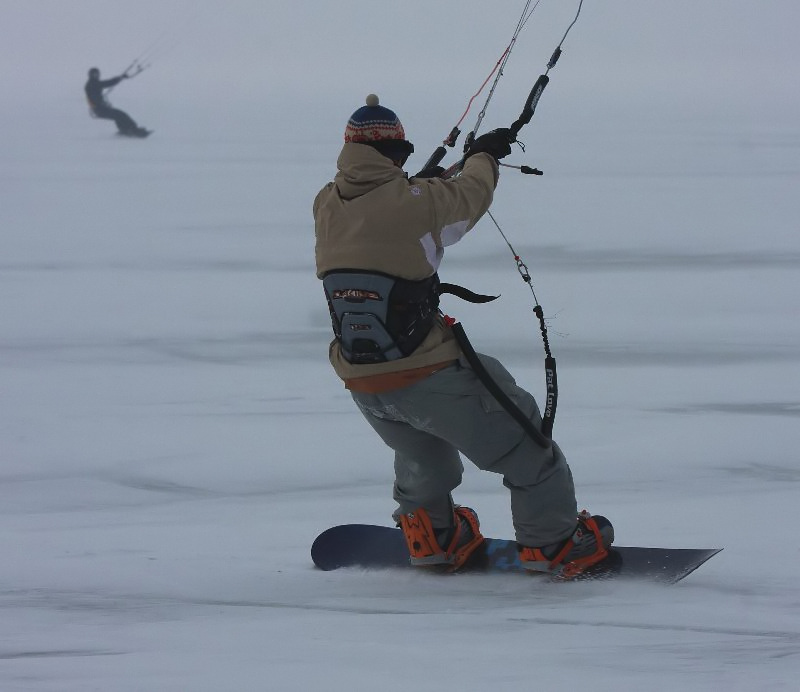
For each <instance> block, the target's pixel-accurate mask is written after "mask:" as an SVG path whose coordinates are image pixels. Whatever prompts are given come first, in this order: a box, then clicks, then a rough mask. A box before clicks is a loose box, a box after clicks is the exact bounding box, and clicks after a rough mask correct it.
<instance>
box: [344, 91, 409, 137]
mask: <svg viewBox="0 0 800 692" xmlns="http://www.w3.org/2000/svg"><path fill="white" fill-rule="evenodd" d="M405 138H406V133H405V131H404V130H403V124H402V123H401V122H400V118H398V117H397V114H396V113H395V112H394V111H392V110H389V109H388V108H385V107H384V106H381V105H380V100H379V99H378V97H377V96H376V95H375V94H370V95H369V96H367V105H366V106H361V108H359V109H358V110H357V111H356V112H355V113H353V115H351V116H350V120H348V121H347V127H346V128H345V130H344V141H345V142H355V143H357V144H370V143H371V142H380V141H383V140H387V139H403V140H404V139H405Z"/></svg>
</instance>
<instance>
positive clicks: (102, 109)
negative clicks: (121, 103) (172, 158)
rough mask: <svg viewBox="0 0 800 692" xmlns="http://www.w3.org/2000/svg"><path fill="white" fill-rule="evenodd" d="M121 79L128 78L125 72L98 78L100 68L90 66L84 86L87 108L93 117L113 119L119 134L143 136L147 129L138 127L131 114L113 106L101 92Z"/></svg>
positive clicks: (146, 133)
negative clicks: (107, 77)
mask: <svg viewBox="0 0 800 692" xmlns="http://www.w3.org/2000/svg"><path fill="white" fill-rule="evenodd" d="M123 79H128V75H127V74H126V73H124V72H123V73H122V74H121V75H119V76H118V77H112V78H111V79H100V70H99V69H97V68H96V67H92V68H91V69H90V70H89V80H88V81H87V82H86V85H85V86H84V91H85V92H86V99H87V101H88V102H89V110H90V112H91V114H92V116H93V117H95V118H102V119H104V120H113V121H114V122H115V123H116V125H117V130H118V131H119V134H121V135H126V136H129V137H144V136H147V135H148V134H149V132H148V130H146V129H145V128H143V127H139V126H138V125H137V124H136V122H135V121H134V119H133V118H131V116H129V115H128V114H127V113H125V112H124V111H121V110H120V109H119V108H114V107H112V106H111V104H110V103H108V101H106V98H105V95H104V94H103V92H104V91H105V90H106V89H110V88H111V87H113V86H116V85H117V84H119V83H120V82H121V81H122V80H123Z"/></svg>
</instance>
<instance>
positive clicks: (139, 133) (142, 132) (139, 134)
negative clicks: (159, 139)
mask: <svg viewBox="0 0 800 692" xmlns="http://www.w3.org/2000/svg"><path fill="white" fill-rule="evenodd" d="M152 134H153V130H148V129H147V128H144V127H140V128H139V129H138V130H136V131H130V132H117V137H127V138H128V139H144V138H145V137H149V136H150V135H152Z"/></svg>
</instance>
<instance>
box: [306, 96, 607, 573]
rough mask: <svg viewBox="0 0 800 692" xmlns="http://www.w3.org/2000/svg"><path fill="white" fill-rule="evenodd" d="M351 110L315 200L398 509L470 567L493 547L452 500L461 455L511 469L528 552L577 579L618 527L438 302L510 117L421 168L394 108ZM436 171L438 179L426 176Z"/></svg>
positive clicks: (440, 551)
mask: <svg viewBox="0 0 800 692" xmlns="http://www.w3.org/2000/svg"><path fill="white" fill-rule="evenodd" d="M366 104H367V105H366V106H362V107H361V108H359V109H358V110H356V111H355V112H354V113H353V115H352V116H351V117H350V119H349V121H348V123H347V126H346V129H345V134H344V141H345V144H344V147H343V148H342V150H341V153H340V154H339V158H338V161H337V166H338V172H337V173H336V175H335V177H334V180H333V181H332V182H330V183H328V184H327V185H326V186H325V187H324V188H323V189H322V190H321V191H320V192H319V193H318V194H317V196H316V198H315V200H314V207H313V211H314V220H315V229H316V270H317V277H318V278H319V279H321V280H322V282H323V288H324V291H325V295H326V298H327V301H328V307H329V310H330V314H331V320H332V323H333V331H334V339H333V341H332V343H331V345H330V351H329V357H330V361H331V364H332V366H333V368H334V370H335V372H336V374H337V375H338V376H339V377H340V378H341V379H342V380H343V381H344V385H345V387H346V388H347V389H348V390H349V391H350V394H351V396H352V398H353V400H354V401H355V403H356V406H358V408H359V409H360V411H361V413H362V414H363V416H364V418H365V419H366V420H367V422H368V423H369V424H370V425H371V426H372V427H373V428H374V430H375V432H377V434H378V435H379V436H380V437H381V438H382V440H383V441H384V442H385V443H386V445H388V446H389V447H390V448H391V449H392V450H394V470H395V482H394V491H393V496H394V499H395V500H396V502H397V503H398V508H397V510H396V511H395V512H394V514H393V517H394V519H395V521H396V522H397V523H398V524H399V526H400V527H401V529H402V530H403V532H404V534H405V537H406V541H407V544H408V548H409V553H410V559H411V562H412V564H414V565H442V564H444V565H449V566H450V568H451V569H458V567H459V566H460V565H462V564H464V562H465V561H466V560H467V559H468V558H469V556H470V555H471V554H472V553H473V552H474V551H475V550H476V549H477V548H478V547H479V546H480V545H481V543H482V541H483V537H482V535H481V532H480V528H479V522H478V518H477V514H476V513H475V511H474V510H472V509H470V508H467V507H462V506H458V505H455V504H454V502H453V498H452V494H451V493H452V491H453V490H454V489H455V488H456V487H457V486H458V485H459V484H460V483H461V479H462V474H463V470H464V467H463V465H462V461H461V456H460V455H463V456H465V457H467V458H468V459H469V460H470V461H472V462H473V463H474V464H475V465H476V466H477V467H478V468H480V469H483V470H486V471H492V472H495V473H498V474H501V475H502V476H503V483H504V485H505V486H506V487H507V488H508V489H509V491H510V493H511V514H512V519H513V523H514V529H515V533H516V536H515V537H516V540H517V543H518V545H519V550H520V558H521V561H522V564H523V565H524V566H525V567H526V568H528V569H530V570H532V571H539V572H549V573H551V574H554V575H557V576H561V577H565V578H568V577H569V576H573V575H575V574H577V573H579V572H580V571H582V570H585V569H586V568H587V567H589V566H590V565H592V564H594V563H596V562H599V561H600V560H602V559H603V558H604V557H605V556H606V554H607V548H608V546H609V545H610V543H611V542H612V540H613V528H612V526H611V524H610V522H609V521H608V520H607V519H605V518H604V517H600V516H591V515H590V514H589V513H588V512H581V513H580V514H578V512H577V505H576V500H575V488H574V485H573V480H572V473H571V471H570V468H569V466H568V465H567V461H566V459H565V457H564V455H563V453H562V451H561V449H560V448H559V447H558V445H557V444H556V443H555V442H553V443H552V444H551V445H549V446H548V447H546V448H545V447H543V446H542V445H540V444H537V443H536V441H534V440H533V439H532V438H531V436H530V435H528V434H526V432H525V431H524V430H523V429H522V427H521V426H520V425H519V423H518V422H517V421H515V420H514V419H513V418H512V416H511V415H510V414H509V413H508V412H507V411H506V410H505V409H504V408H503V406H501V405H500V404H499V403H498V401H497V400H496V399H495V398H494V397H493V396H492V394H491V393H490V392H489V390H488V389H487V387H486V386H485V384H484V383H483V382H482V381H481V379H480V378H479V377H478V376H477V375H476V373H475V372H474V371H473V370H472V369H471V368H470V366H469V364H468V362H467V361H466V360H465V358H464V356H463V354H462V351H461V349H460V347H459V344H458V342H457V341H456V338H455V336H454V333H453V330H452V329H451V324H452V322H449V321H448V320H449V318H446V316H444V315H443V314H442V313H441V312H440V311H439V307H438V306H439V294H440V283H439V279H438V275H437V271H438V270H439V265H440V263H441V261H442V256H443V254H444V248H445V247H447V246H448V245H452V244H454V243H456V242H458V241H459V240H461V239H462V238H463V237H464V235H465V234H466V233H467V232H468V231H469V230H471V229H472V228H473V227H474V226H475V224H476V223H477V221H478V220H479V219H480V218H481V217H482V216H483V215H484V214H485V213H486V211H487V210H488V209H489V205H490V204H491V202H492V197H493V194H494V189H495V187H496V185H497V182H498V177H499V166H498V163H497V162H498V160H499V159H501V158H503V157H504V156H506V155H507V154H509V153H510V151H511V147H510V144H511V141H512V140H513V137H510V131H509V130H494V131H492V132H489V133H487V134H484V135H482V136H480V137H478V138H477V139H475V140H474V142H473V144H472V146H471V147H470V148H469V150H468V151H467V152H466V154H465V156H466V160H465V162H464V166H463V170H462V172H461V174H460V175H458V176H457V177H453V178H449V179H443V178H441V177H437V176H438V175H439V174H440V173H441V169H438V170H435V171H428V172H423V173H421V174H419V175H417V176H414V177H410V178H409V177H408V175H407V174H406V173H404V171H403V169H402V167H403V165H404V164H405V162H406V160H407V158H408V156H409V155H410V154H411V153H412V152H413V150H414V147H413V145H412V144H411V143H410V142H408V141H407V140H406V137H405V132H404V129H403V126H402V124H401V122H400V120H399V119H398V117H397V115H396V114H395V113H394V112H393V111H392V110H390V109H388V108H386V107H384V106H381V105H380V103H379V100H378V97H377V96H375V95H374V94H370V95H369V96H368V97H367V102H366ZM428 176H432V177H428ZM479 358H480V361H481V362H482V363H483V365H484V367H485V368H486V370H488V372H489V373H490V374H491V376H492V379H494V381H495V382H496V383H497V384H498V385H499V386H500V387H501V389H502V390H503V391H504V392H505V393H506V394H507V396H509V397H511V399H512V400H513V401H514V402H515V403H516V404H517V406H518V407H519V408H521V409H522V410H523V411H524V412H525V414H526V415H527V416H528V417H529V419H530V421H531V422H532V423H533V424H534V425H536V426H539V427H540V426H541V423H542V419H541V416H540V413H539V408H538V406H537V404H536V401H535V400H534V398H533V396H532V395H531V394H529V393H528V392H527V391H525V390H524V389H522V388H520V387H519V386H518V385H517V384H516V382H515V381H514V378H513V377H512V376H511V374H509V372H508V371H507V370H506V369H505V368H504V367H503V365H501V363H500V362H498V361H497V360H496V359H494V358H491V357H489V356H485V355H480V354H479Z"/></svg>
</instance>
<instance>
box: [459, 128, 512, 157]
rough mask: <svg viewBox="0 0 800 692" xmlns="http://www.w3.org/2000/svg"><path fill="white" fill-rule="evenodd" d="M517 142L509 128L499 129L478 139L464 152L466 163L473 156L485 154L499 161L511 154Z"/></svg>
mask: <svg viewBox="0 0 800 692" xmlns="http://www.w3.org/2000/svg"><path fill="white" fill-rule="evenodd" d="M516 141H517V140H516V137H514V135H512V134H511V130H510V129H509V128H507V127H499V128H497V129H496V130H492V131H491V132H487V133H486V134H485V135H481V136H480V137H478V138H477V139H476V140H475V141H474V142H473V143H472V146H470V148H469V149H467V151H466V152H464V160H465V161H466V160H467V159H468V158H469V157H470V156H472V155H473V154H477V153H479V152H484V153H486V154H490V155H492V156H494V158H495V160H497V161H499V160H500V159H502V158H503V157H504V156H508V155H509V154H510V153H511V143H512V142H516Z"/></svg>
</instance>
